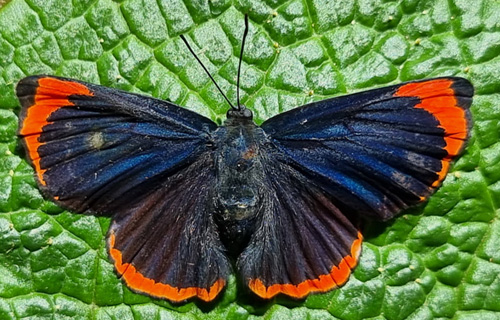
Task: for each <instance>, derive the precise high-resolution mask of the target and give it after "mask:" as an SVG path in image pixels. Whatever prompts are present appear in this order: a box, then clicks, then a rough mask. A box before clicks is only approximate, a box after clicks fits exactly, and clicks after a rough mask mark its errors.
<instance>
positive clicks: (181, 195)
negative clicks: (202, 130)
mask: <svg viewBox="0 0 500 320" xmlns="http://www.w3.org/2000/svg"><path fill="white" fill-rule="evenodd" d="M212 161H213V159H211V157H209V156H207V157H204V158H202V159H200V160H198V161H196V162H195V163H194V164H193V165H191V166H190V167H189V168H187V169H185V170H183V171H181V172H179V173H177V174H174V175H173V176H171V177H170V178H169V179H168V180H167V181H166V182H165V183H163V184H162V185H161V186H159V187H158V188H157V189H156V190H151V191H150V192H149V193H147V194H145V195H142V196H141V197H140V198H139V199H138V200H139V201H136V202H135V204H134V205H132V206H130V207H129V208H127V209H125V210H123V211H121V212H119V213H118V214H117V215H116V216H115V217H114V219H113V223H112V225H111V228H110V230H109V235H108V246H109V251H110V255H111V257H112V258H113V260H114V265H115V268H116V270H117V271H118V273H120V275H121V276H122V278H123V279H124V281H125V282H126V283H127V285H128V286H129V287H130V288H132V289H134V290H136V291H139V292H143V293H147V294H149V295H152V296H154V297H160V298H167V299H169V300H172V301H182V300H185V299H188V298H190V297H193V296H197V297H198V298H200V299H202V300H204V301H210V300H213V299H215V297H216V296H217V295H218V294H219V292H220V291H221V290H222V289H223V288H224V286H225V284H226V281H227V276H228V274H229V272H230V270H231V267H230V265H229V262H228V260H227V258H226V255H225V253H224V247H223V245H222V243H221V242H220V240H219V236H218V233H217V229H216V226H215V223H214V221H213V216H212V215H211V212H209V205H208V203H209V202H210V200H211V198H212V197H213V185H214V174H213V171H212V170H209V169H207V168H209V167H210V164H211V162H212Z"/></svg>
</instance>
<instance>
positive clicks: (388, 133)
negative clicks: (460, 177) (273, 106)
mask: <svg viewBox="0 0 500 320" xmlns="http://www.w3.org/2000/svg"><path fill="white" fill-rule="evenodd" d="M472 95H473V88H472V85H471V84H470V83H469V82H468V81H467V80H466V79H463V78H437V79H431V80H424V81H415V82H408V83H403V84H399V85H395V86H390V87H385V88H380V89H375V90H370V91H365V92H361V93H356V94H352V95H347V96H343V97H339V98H333V99H328V100H323V101H319V102H315V103H312V104H309V105H306V106H303V107H300V108H297V109H294V110H291V111H289V112H285V113H283V114H280V115H277V116H275V117H273V118H271V119H269V120H267V121H266V122H264V123H263V125H262V128H263V129H264V130H265V131H266V133H268V134H269V135H270V137H271V139H272V140H273V143H274V145H275V146H276V148H277V149H278V150H279V152H280V153H282V154H285V155H286V156H285V157H284V159H286V160H285V161H286V162H287V163H289V164H290V165H292V166H293V167H294V168H295V169H296V170H298V171H300V172H302V173H303V174H304V175H306V176H307V177H309V178H310V179H311V180H312V181H313V183H315V184H316V185H318V186H319V187H320V188H321V189H322V190H323V191H325V192H326V193H328V194H329V195H331V196H332V197H334V198H335V199H338V200H339V201H340V204H341V205H343V206H345V207H347V208H351V209H355V210H356V211H357V212H359V213H360V214H364V215H371V216H378V217H380V218H382V219H389V218H391V217H393V216H394V215H395V214H396V213H397V212H399V211H401V210H402V209H405V208H407V207H408V206H410V205H414V204H416V203H419V202H421V201H424V200H425V199H427V198H428V197H429V195H430V194H432V192H434V190H435V189H436V188H437V187H438V186H439V184H440V183H441V181H442V180H443V179H444V177H445V176H446V173H447V172H448V168H449V163H450V161H451V160H452V159H453V158H454V157H455V156H456V155H458V154H459V153H460V152H461V150H462V149H463V147H464V145H465V142H466V140H467V138H468V135H469V131H470V126H471V118H470V113H469V110H468V108H469V106H470V104H471V101H472Z"/></svg>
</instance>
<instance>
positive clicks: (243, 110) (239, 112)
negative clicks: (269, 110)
mask: <svg viewBox="0 0 500 320" xmlns="http://www.w3.org/2000/svg"><path fill="white" fill-rule="evenodd" d="M238 107H239V108H238V109H236V108H235V109H229V111H228V112H227V114H226V117H227V121H229V122H234V121H242V120H243V121H252V119H253V113H252V111H251V110H250V109H248V108H247V107H245V106H244V105H240V106H238ZM226 124H227V123H226Z"/></svg>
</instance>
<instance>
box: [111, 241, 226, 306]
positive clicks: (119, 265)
mask: <svg viewBox="0 0 500 320" xmlns="http://www.w3.org/2000/svg"><path fill="white" fill-rule="evenodd" d="M114 246H115V235H114V234H111V235H110V237H109V253H110V255H111V257H112V258H113V260H114V261H115V268H116V271H117V272H118V273H119V274H121V275H122V278H123V279H124V280H125V283H126V284H127V286H128V287H130V288H131V289H134V290H137V291H140V292H144V293H147V294H149V295H151V296H154V297H158V298H166V299H169V300H171V301H175V302H178V301H183V300H186V299H189V298H191V297H194V296H196V297H198V298H200V299H201V300H203V301H212V300H213V299H215V298H216V297H217V295H218V294H219V292H220V291H221V290H222V289H223V288H224V286H225V285H226V282H225V281H224V279H219V280H217V281H216V282H215V283H214V284H213V285H212V286H211V287H210V288H209V289H208V290H207V289H205V288H198V287H187V288H176V287H172V286H170V285H168V284H164V283H160V282H156V281H155V280H153V279H149V278H146V277H145V276H143V275H142V274H141V273H140V272H139V271H137V269H136V268H135V267H134V266H133V265H132V264H130V263H127V262H125V263H123V260H122V253H121V252H120V250H118V249H116V248H115V247H114Z"/></svg>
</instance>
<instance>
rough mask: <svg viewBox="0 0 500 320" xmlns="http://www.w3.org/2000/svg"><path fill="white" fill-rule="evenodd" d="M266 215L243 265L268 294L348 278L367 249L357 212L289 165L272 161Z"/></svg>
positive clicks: (324, 286)
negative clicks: (342, 207)
mask: <svg viewBox="0 0 500 320" xmlns="http://www.w3.org/2000/svg"><path fill="white" fill-rule="evenodd" d="M265 185H266V189H267V190H266V191H265V193H266V194H267V195H268V196H267V198H266V199H265V200H264V201H263V205H262V210H261V218H260V221H259V224H258V225H257V226H256V231H255V233H254V235H253V236H252V238H251V240H250V243H249V245H248V246H247V248H246V249H245V250H244V251H243V253H242V254H241V256H240V257H239V259H238V262H237V265H238V269H239V271H240V274H241V276H242V278H243V279H244V281H245V283H246V284H247V285H248V287H249V288H250V289H251V290H252V291H253V292H254V293H256V294H257V295H258V296H260V297H262V298H266V299H268V298H271V297H273V296H275V295H277V294H279V293H282V294H286V295H288V296H291V297H294V298H302V297H304V296H306V295H307V294H309V293H311V292H324V291H328V290H331V289H332V288H334V287H337V286H340V285H342V284H343V283H344V282H345V281H347V279H348V277H349V275H350V273H351V269H352V268H354V267H355V266H356V264H357V259H358V257H359V254H360V252H361V241H362V236H361V233H360V232H359V231H358V229H357V227H356V226H355V225H356V221H355V216H354V215H353V213H352V212H348V211H344V212H342V211H341V210H340V209H339V208H338V207H337V206H336V205H335V203H334V202H333V201H332V199H330V198H329V197H328V196H327V195H325V194H324V193H323V192H322V191H321V190H320V189H319V188H317V187H315V186H314V184H311V181H309V180H308V179H307V178H306V177H305V176H303V175H302V174H301V173H299V172H298V171H296V170H295V169H294V168H292V167H290V166H289V165H285V164H280V163H277V162H274V161H269V162H268V163H267V172H266V182H265Z"/></svg>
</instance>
